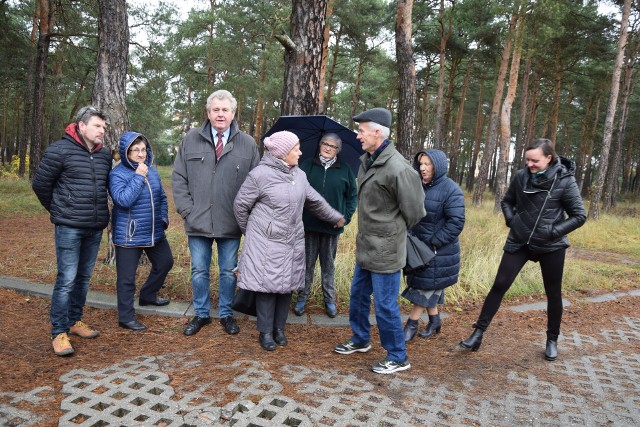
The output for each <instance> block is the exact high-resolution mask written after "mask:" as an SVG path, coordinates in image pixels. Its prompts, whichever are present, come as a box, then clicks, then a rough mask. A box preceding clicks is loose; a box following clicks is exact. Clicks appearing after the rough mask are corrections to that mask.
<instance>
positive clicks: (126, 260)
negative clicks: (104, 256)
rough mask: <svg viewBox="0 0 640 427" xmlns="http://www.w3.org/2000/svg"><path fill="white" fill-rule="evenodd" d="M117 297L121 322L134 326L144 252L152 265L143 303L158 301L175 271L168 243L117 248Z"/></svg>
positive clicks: (141, 289) (162, 241)
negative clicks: (138, 282)
mask: <svg viewBox="0 0 640 427" xmlns="http://www.w3.org/2000/svg"><path fill="white" fill-rule="evenodd" d="M115 248H116V272H117V276H118V278H117V280H116V295H117V298H118V321H119V322H131V321H133V320H135V319H136V313H135V310H134V308H133V298H134V295H135V293H136V271H137V270H138V262H139V261H140V257H141V256H142V252H143V251H144V252H145V253H146V254H147V257H149V261H151V271H150V272H149V277H147V280H145V282H144V284H143V285H142V288H140V299H143V300H146V301H154V300H155V299H156V296H157V293H158V290H160V288H161V287H162V285H163V284H164V279H166V277H167V274H168V273H169V271H170V270H171V267H173V254H172V253H171V248H170V247H169V242H167V239H163V240H161V241H159V242H158V243H156V245H155V246H151V247H148V248H127V247H122V246H116V247H115Z"/></svg>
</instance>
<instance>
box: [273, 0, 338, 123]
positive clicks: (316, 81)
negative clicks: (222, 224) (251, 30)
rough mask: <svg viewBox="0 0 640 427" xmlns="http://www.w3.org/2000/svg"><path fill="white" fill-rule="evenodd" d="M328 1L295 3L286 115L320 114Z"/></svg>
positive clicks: (288, 42) (286, 77) (284, 101)
mask: <svg viewBox="0 0 640 427" xmlns="http://www.w3.org/2000/svg"><path fill="white" fill-rule="evenodd" d="M327 3H328V0H316V1H306V0H293V8H292V10H291V39H289V40H286V38H283V37H279V38H278V40H279V41H280V42H281V43H283V45H284V46H285V72H284V85H283V92H282V115H296V114H300V115H313V114H318V112H319V111H320V104H319V100H320V82H321V78H320V72H321V70H322V46H323V42H324V29H325V25H326V15H327Z"/></svg>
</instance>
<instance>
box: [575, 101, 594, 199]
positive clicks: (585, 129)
mask: <svg viewBox="0 0 640 427" xmlns="http://www.w3.org/2000/svg"><path fill="white" fill-rule="evenodd" d="M594 104H595V98H593V97H592V98H591V99H589V103H588V104H587V109H586V111H585V114H584V119H583V120H582V138H581V140H580V150H579V153H578V157H577V158H576V182H577V183H578V188H582V180H583V178H584V170H585V163H586V159H587V148H588V147H589V134H590V132H591V131H590V121H589V118H590V117H589V116H591V111H592V110H593V105H594Z"/></svg>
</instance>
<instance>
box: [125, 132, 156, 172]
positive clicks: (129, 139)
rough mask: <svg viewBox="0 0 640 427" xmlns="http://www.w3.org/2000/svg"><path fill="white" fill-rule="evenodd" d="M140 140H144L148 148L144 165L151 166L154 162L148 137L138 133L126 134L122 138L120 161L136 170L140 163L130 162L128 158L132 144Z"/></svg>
mask: <svg viewBox="0 0 640 427" xmlns="http://www.w3.org/2000/svg"><path fill="white" fill-rule="evenodd" d="M138 139H140V140H143V141H144V143H145V145H146V146H147V159H146V160H145V161H144V164H145V165H147V166H151V163H152V162H153V152H152V151H151V145H150V144H149V140H147V137H146V136H144V135H143V134H141V133H138V132H125V133H123V134H122V136H121V137H120V161H121V162H122V163H123V164H125V165H127V166H128V167H130V168H131V169H134V170H135V169H137V168H138V163H136V162H132V161H131V160H129V158H128V157H127V151H129V147H130V146H131V144H133V143H134V142H136V141H137V140H138Z"/></svg>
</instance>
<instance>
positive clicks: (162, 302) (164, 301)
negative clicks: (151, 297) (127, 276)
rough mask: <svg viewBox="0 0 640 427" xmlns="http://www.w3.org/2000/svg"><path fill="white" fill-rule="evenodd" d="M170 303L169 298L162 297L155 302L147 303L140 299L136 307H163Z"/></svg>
mask: <svg viewBox="0 0 640 427" xmlns="http://www.w3.org/2000/svg"><path fill="white" fill-rule="evenodd" d="M170 302H171V300H170V299H169V298H162V297H156V299H155V301H147V300H143V299H142V298H140V299H139V300H138V305H140V306H145V305H155V306H158V307H160V306H163V305H167V304H169V303H170Z"/></svg>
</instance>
